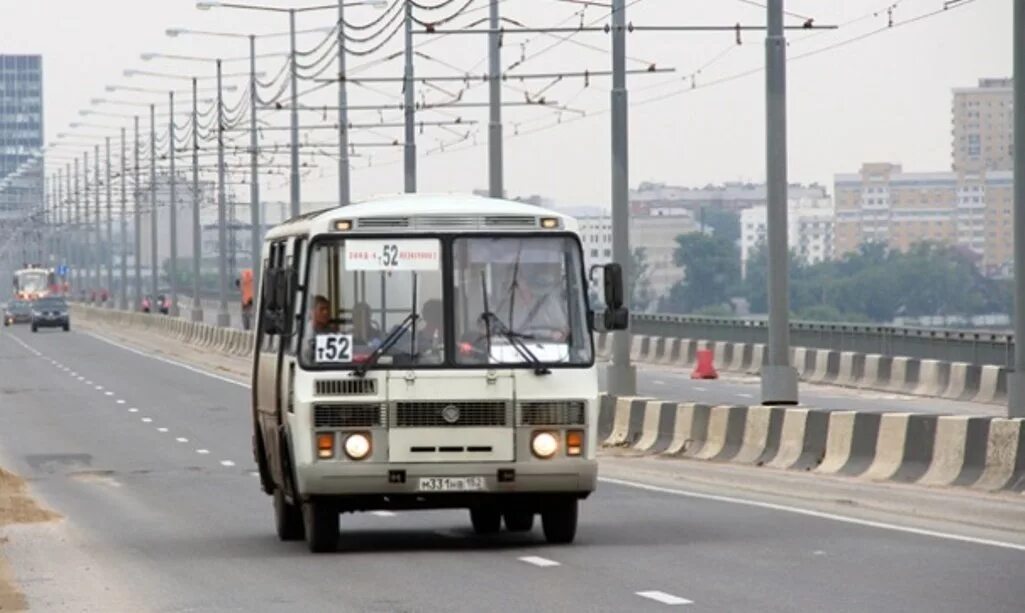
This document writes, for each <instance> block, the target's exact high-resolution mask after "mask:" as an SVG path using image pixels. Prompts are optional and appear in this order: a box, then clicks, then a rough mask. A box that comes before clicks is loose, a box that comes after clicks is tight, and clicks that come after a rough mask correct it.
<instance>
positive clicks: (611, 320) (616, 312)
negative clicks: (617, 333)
mask: <svg viewBox="0 0 1025 613" xmlns="http://www.w3.org/2000/svg"><path fill="white" fill-rule="evenodd" d="M604 320H605V321H604V322H603V323H604V324H605V330H606V331H607V332H611V331H613V330H626V329H627V328H628V327H630V311H629V309H627V308H625V307H619V308H618V309H612V308H609V309H605V315H604Z"/></svg>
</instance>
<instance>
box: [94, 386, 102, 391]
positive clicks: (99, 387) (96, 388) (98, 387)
mask: <svg viewBox="0 0 1025 613" xmlns="http://www.w3.org/2000/svg"><path fill="white" fill-rule="evenodd" d="M93 389H95V390H96V391H97V392H102V391H103V386H102V385H97V386H96V387H95V388H93Z"/></svg>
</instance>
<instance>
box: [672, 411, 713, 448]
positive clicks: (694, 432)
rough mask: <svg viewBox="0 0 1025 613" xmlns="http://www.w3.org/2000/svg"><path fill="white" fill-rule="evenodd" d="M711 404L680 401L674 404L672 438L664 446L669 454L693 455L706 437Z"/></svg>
mask: <svg viewBox="0 0 1025 613" xmlns="http://www.w3.org/2000/svg"><path fill="white" fill-rule="evenodd" d="M711 413H712V407H711V405H707V404H695V403H680V404H677V405H676V411H675V414H676V419H675V423H674V424H673V440H672V441H671V442H670V443H669V447H668V448H666V451H665V452H666V453H667V454H670V455H695V454H696V453H698V451H700V449H701V446H702V445H704V444H705V440H707V438H708V420H709V417H710V416H711Z"/></svg>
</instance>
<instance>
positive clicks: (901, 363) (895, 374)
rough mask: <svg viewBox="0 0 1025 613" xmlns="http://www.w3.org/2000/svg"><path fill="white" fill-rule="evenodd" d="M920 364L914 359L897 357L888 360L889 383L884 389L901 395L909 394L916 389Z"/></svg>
mask: <svg viewBox="0 0 1025 613" xmlns="http://www.w3.org/2000/svg"><path fill="white" fill-rule="evenodd" d="M919 367H920V362H919V360H916V359H914V358H905V357H901V356H897V357H894V358H891V359H890V381H889V382H888V383H887V385H886V389H887V390H888V391H891V392H898V393H902V394H906V393H910V392H911V391H913V390H914V389H916V388H917V387H918V373H919Z"/></svg>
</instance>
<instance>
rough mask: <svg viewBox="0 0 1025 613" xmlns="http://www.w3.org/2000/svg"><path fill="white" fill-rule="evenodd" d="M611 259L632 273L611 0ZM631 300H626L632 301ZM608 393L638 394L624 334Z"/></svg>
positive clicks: (620, 78) (622, 6) (619, 35)
mask: <svg viewBox="0 0 1025 613" xmlns="http://www.w3.org/2000/svg"><path fill="white" fill-rule="evenodd" d="M611 97H612V99H611V105H612V107H611V108H612V259H613V261H615V262H619V263H620V265H622V266H623V267H624V268H625V272H626V274H625V275H624V276H625V278H627V279H629V278H631V275H632V274H633V271H631V270H630V268H631V265H630V262H631V258H630V174H629V171H630V166H629V158H628V155H629V141H628V139H629V132H628V123H627V120H628V115H627V110H628V109H627V91H626V0H612V94H611ZM629 298H630V297H629V296H627V300H628V301H629ZM608 385H609V393H610V394H616V395H620V396H632V395H634V394H635V393H637V369H636V367H634V365H633V364H631V363H630V336H629V334H628V333H627V332H626V331H625V330H621V331H618V332H615V333H613V335H612V364H611V365H610V366H609V370H608Z"/></svg>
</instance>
